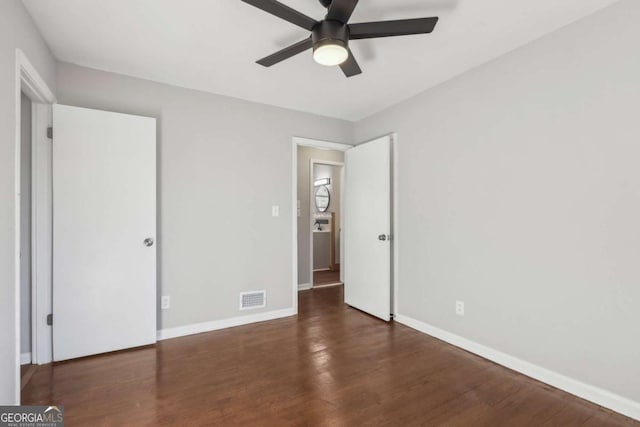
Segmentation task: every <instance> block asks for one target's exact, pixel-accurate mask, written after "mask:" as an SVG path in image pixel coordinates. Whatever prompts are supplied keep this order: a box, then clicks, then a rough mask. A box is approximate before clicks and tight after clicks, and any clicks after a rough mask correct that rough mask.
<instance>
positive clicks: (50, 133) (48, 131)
mask: <svg viewBox="0 0 640 427" xmlns="http://www.w3.org/2000/svg"><path fill="white" fill-rule="evenodd" d="M47 138H49V139H53V127H51V126H49V127H48V128H47Z"/></svg>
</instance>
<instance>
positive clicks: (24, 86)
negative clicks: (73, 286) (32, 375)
mask: <svg viewBox="0 0 640 427" xmlns="http://www.w3.org/2000/svg"><path fill="white" fill-rule="evenodd" d="M14 86H15V91H14V107H15V122H16V123H15V141H14V144H15V145H14V147H15V149H14V153H15V158H14V171H15V175H14V185H15V211H14V239H15V242H14V268H15V280H14V292H15V300H14V313H15V320H14V321H15V342H14V345H15V355H16V356H15V361H16V366H15V373H14V375H15V377H14V378H15V394H14V403H15V404H16V405H18V404H20V362H21V358H22V354H21V353H20V274H19V271H20V197H21V196H20V145H21V144H20V141H21V138H20V133H21V132H20V116H21V110H20V103H21V101H20V93H21V92H22V91H24V93H25V95H27V97H29V99H31V101H32V102H34V103H40V104H53V103H54V102H56V99H55V96H54V95H53V92H52V91H51V89H49V87H48V86H47V84H46V83H45V81H44V79H43V78H42V77H41V76H40V73H38V71H37V70H36V68H35V67H34V66H33V65H32V64H31V62H30V61H29V59H28V58H27V56H26V55H25V54H24V52H22V51H21V50H20V49H16V62H15V83H14ZM33 249H36V248H33ZM32 351H34V349H32Z"/></svg>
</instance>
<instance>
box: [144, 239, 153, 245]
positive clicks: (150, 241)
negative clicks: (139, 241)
mask: <svg viewBox="0 0 640 427" xmlns="http://www.w3.org/2000/svg"><path fill="white" fill-rule="evenodd" d="M143 243H144V245H145V246H147V247H149V246H153V238H152V237H147V238H146V239H144V242H143Z"/></svg>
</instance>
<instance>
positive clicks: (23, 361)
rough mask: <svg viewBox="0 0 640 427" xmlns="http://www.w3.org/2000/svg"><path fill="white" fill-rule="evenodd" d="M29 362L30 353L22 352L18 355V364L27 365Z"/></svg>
mask: <svg viewBox="0 0 640 427" xmlns="http://www.w3.org/2000/svg"><path fill="white" fill-rule="evenodd" d="M30 363H31V353H22V354H21V355H20V365H29V364H30Z"/></svg>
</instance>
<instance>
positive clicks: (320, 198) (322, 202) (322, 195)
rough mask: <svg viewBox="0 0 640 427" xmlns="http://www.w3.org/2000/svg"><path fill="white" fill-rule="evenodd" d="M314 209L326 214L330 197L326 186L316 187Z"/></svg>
mask: <svg viewBox="0 0 640 427" xmlns="http://www.w3.org/2000/svg"><path fill="white" fill-rule="evenodd" d="M315 197H316V209H318V212H326V211H327V209H329V202H330V201H331V195H330V194H329V189H328V188H327V186H326V185H323V186H321V187H318V189H317V190H316V196H315Z"/></svg>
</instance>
